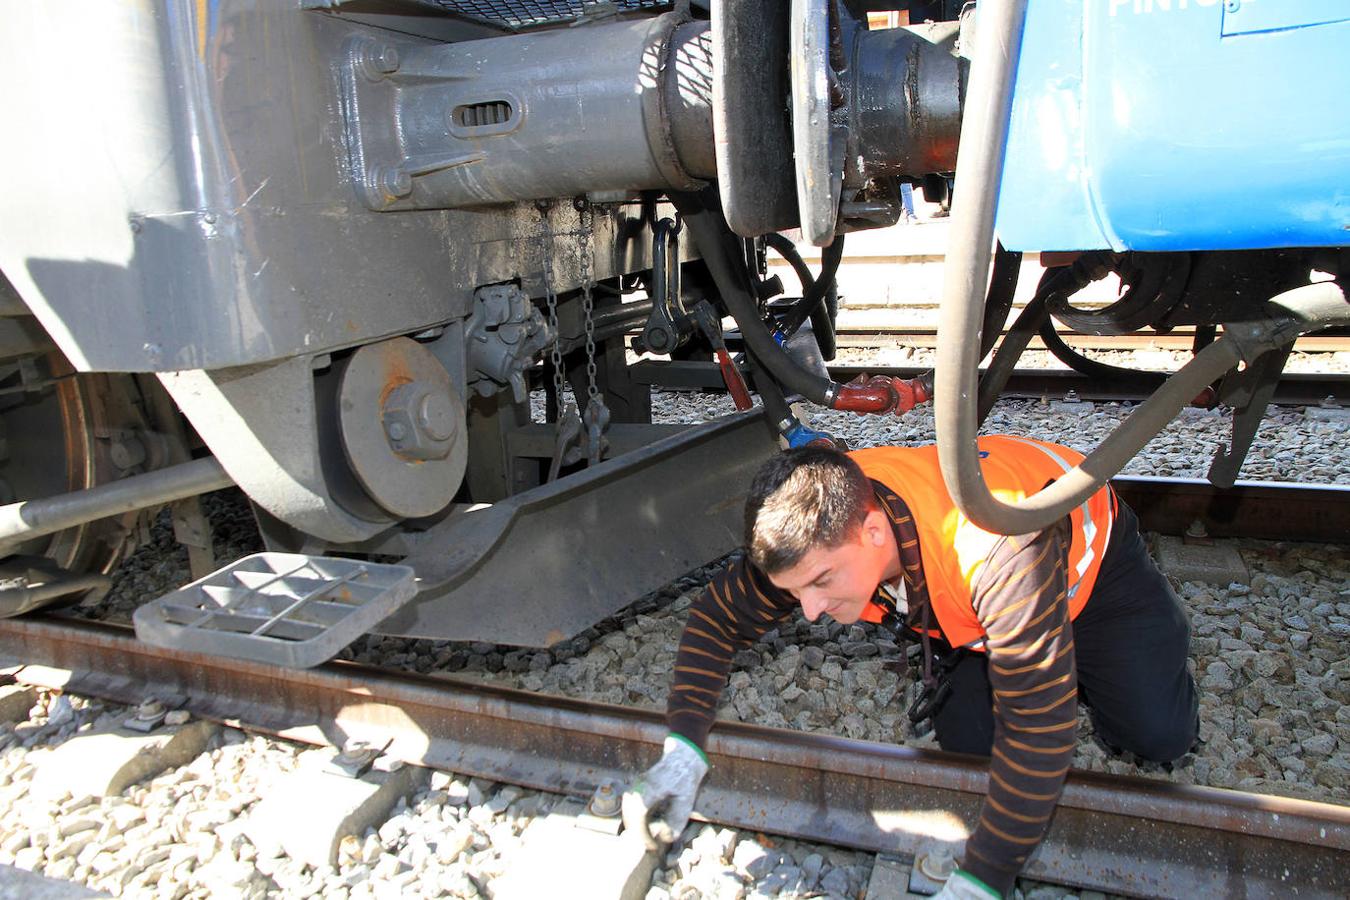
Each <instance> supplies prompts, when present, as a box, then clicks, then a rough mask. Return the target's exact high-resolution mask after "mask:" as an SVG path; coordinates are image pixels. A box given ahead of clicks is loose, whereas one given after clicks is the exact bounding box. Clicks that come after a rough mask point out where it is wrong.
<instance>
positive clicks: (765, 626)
mask: <svg viewBox="0 0 1350 900" xmlns="http://www.w3.org/2000/svg"><path fill="white" fill-rule="evenodd" d="M979 446H980V456H981V460H982V461H981V466H982V468H983V471H984V478H985V481H986V482H987V483H988V485H989V487H990V489H991V490H992V491H993V493H994V495H995V496H997V497H999V498H1000V499H1002V500H1004V501H1007V502H1016V501H1018V500H1020V499H1022V498H1023V497H1026V496H1028V495H1031V494H1034V493H1036V492H1037V491H1039V490H1040V489H1041V488H1043V487H1045V485H1046V484H1048V483H1049V482H1051V481H1053V480H1054V479H1056V478H1058V477H1060V476H1062V475H1063V474H1064V473H1065V472H1066V471H1068V470H1069V469H1070V468H1071V467H1072V466H1074V465H1077V464H1078V463H1079V462H1080V461H1081V460H1082V458H1083V457H1082V455H1081V454H1079V453H1077V452H1075V451H1073V450H1070V449H1068V448H1067V447H1060V446H1057V445H1054V444H1048V443H1043V442H1040V441H1034V440H1030V439H1025V438H1019V437H1008V436H991V437H985V438H981V439H980V442H979ZM745 541H746V553H745V555H744V556H743V557H742V558H739V559H737V560H736V561H734V562H733V563H732V564H731V565H730V566H729V567H728V568H727V569H725V570H724V571H722V572H721V573H719V574H718V575H717V577H715V578H714V579H713V581H712V583H711V584H710V585H709V586H708V588H707V590H706V591H704V592H703V594H702V595H700V597H699V598H698V599H697V600H696V601H695V602H694V604H693V606H692V607H691V609H690V614H689V622H688V624H687V625H686V627H685V630H684V635H683V637H682V638H681V640H680V648H679V655H678V657H677V659H676V664H675V673H674V678H673V682H672V685H671V690H670V700H669V705H668V709H667V721H668V723H669V725H670V735H669V736H668V737H667V738H666V741H665V746H664V750H665V752H664V755H663V756H662V757H661V760H660V761H659V762H658V763H657V764H656V765H655V766H653V767H652V768H651V769H650V770H649V771H648V772H647V773H646V774H645V775H644V776H643V777H642V778H641V780H639V782H638V783H637V784H636V785H635V786H634V788H633V789H632V790H630V791H629V792H628V793H627V794H625V796H624V804H623V806H624V819H625V822H626V823H627V826H628V827H629V828H636V829H641V832H642V834H643V835H644V836H645V837H647V838H648V839H650V840H651V841H652V843H653V846H655V841H657V840H660V841H664V842H666V843H669V842H672V841H673V840H674V839H675V838H676V837H678V835H679V834H680V832H681V831H683V830H684V827H685V825H686V824H688V821H689V814H690V812H691V811H692V809H693V804H694V797H695V795H696V794H697V793H698V789H699V785H700V783H701V782H702V780H703V776H704V775H705V774H706V773H707V771H708V763H707V759H706V757H705V756H704V753H703V750H702V749H701V748H702V747H703V745H704V742H705V740H706V738H707V735H708V730H709V728H710V727H711V726H712V724H713V718H714V713H715V710H716V708H717V702H718V698H719V697H720V696H721V693H722V690H723V688H724V687H725V685H726V681H727V674H728V670H729V669H730V667H731V658H732V656H733V655H734V654H735V653H736V652H737V651H738V650H740V649H743V648H745V647H747V646H749V645H750V644H751V643H753V642H754V641H755V640H757V639H758V638H760V637H761V636H762V635H764V634H765V633H766V632H768V631H769V630H770V629H772V628H774V627H775V626H776V625H777V624H778V623H779V622H780V621H781V620H783V619H784V618H785V617H786V616H788V615H789V614H791V613H792V612H793V611H794V610H795V609H796V608H797V607H798V606H800V607H801V610H802V613H803V614H804V615H805V616H806V618H807V619H808V620H810V621H813V622H814V621H815V620H816V619H817V618H819V617H820V616H821V615H829V616H830V617H831V618H833V619H834V620H835V621H836V622H839V623H843V624H848V623H853V622H857V621H859V620H862V621H866V622H876V623H881V624H883V625H887V626H889V627H891V628H892V629H893V630H895V631H896V632H897V633H901V632H903V633H905V634H910V635H913V634H914V633H917V635H918V636H919V638H918V639H919V640H921V641H922V645H923V653H922V663H923V666H922V669H923V685H922V689H921V691H920V695H919V697H918V699H917V700H916V702H915V704H914V706H913V707H911V709H910V718H911V719H912V720H914V721H922V720H923V719H925V718H929V717H931V718H932V720H933V727H934V730H935V731H936V733H937V741H938V744H939V745H941V747H942V748H943V749H944V750H949V751H955V752H960V753H974V754H979V755H983V756H990V757H992V758H991V760H990V771H989V793H988V795H987V797H986V798H985V802H984V806H983V809H982V811H981V814H980V821H979V825H978V826H977V827H976V829H975V832H974V833H973V834H972V835H971V836H970V838H969V840H968V841H967V842H966V847H965V855H964V859H963V860H962V862H961V868H960V870H959V871H958V872H957V873H956V874H955V875H954V876H953V877H952V878H951V879H949V880H948V882H947V885H946V887H945V888H944V889H943V891H942V893H941V894H940V895H939V896H940V897H957V898H966V897H970V898H976V897H979V898H983V897H1001V896H1003V895H1004V894H1006V893H1008V892H1009V891H1010V890H1011V888H1012V885H1013V880H1014V878H1015V876H1016V875H1017V873H1018V872H1019V871H1020V870H1021V868H1022V866H1023V864H1024V863H1025V862H1026V859H1027V856H1028V855H1029V854H1030V853H1031V852H1032V851H1033V850H1034V849H1035V848H1036V846H1037V845H1038V844H1039V843H1040V841H1041V839H1042V837H1043V836H1044V834H1045V830H1046V827H1047V825H1048V823H1049V820H1050V816H1051V814H1052V813H1053V812H1054V808H1055V804H1056V803H1057V802H1058V800H1059V796H1060V793H1061V791H1062V789H1063V785H1064V777H1065V775H1066V773H1067V772H1068V770H1069V764H1070V760H1071V759H1072V757H1073V753H1074V746H1075V737H1076V732H1077V710H1078V698H1079V697H1080V696H1081V697H1082V698H1083V700H1084V701H1085V703H1086V704H1087V705H1088V706H1089V707H1090V709H1091V712H1092V717H1093V721H1094V724H1095V726H1096V731H1097V735H1098V737H1099V738H1100V739H1101V740H1102V742H1103V743H1105V744H1107V745H1108V746H1109V747H1112V748H1118V749H1123V750H1128V751H1131V752H1133V753H1135V754H1137V755H1139V756H1141V757H1143V758H1145V759H1148V760H1154V761H1159V762H1165V761H1169V760H1173V759H1176V758H1177V757H1180V756H1181V755H1182V754H1184V753H1186V752H1187V750H1188V749H1190V747H1191V745H1192V743H1193V742H1194V740H1195V736H1196V731H1197V727H1198V717H1197V697H1196V693H1195V684H1194V682H1193V681H1192V679H1191V676H1190V673H1189V672H1188V671H1187V668H1186V658H1187V656H1188V654H1189V651H1190V626H1189V624H1188V623H1187V620H1186V616H1185V613H1184V612H1183V611H1182V608H1181V603H1180V601H1179V600H1178V599H1177V596H1176V594H1175V593H1174V592H1173V591H1172V589H1171V586H1170V585H1169V584H1168V583H1167V580H1166V579H1165V578H1164V577H1163V575H1162V573H1160V572H1159V571H1158V569H1157V567H1156V566H1154V564H1153V561H1152V560H1151V559H1150V558H1149V555H1148V553H1147V551H1146V550H1145V548H1144V544H1143V541H1142V540H1141V539H1140V537H1139V527H1138V520H1137V519H1136V518H1135V516H1134V513H1133V512H1131V510H1130V509H1129V508H1128V507H1126V506H1125V505H1124V504H1123V503H1121V502H1120V501H1119V500H1118V499H1117V498H1116V496H1115V494H1114V492H1113V491H1112V490H1111V489H1110V488H1109V487H1106V488H1103V489H1102V490H1101V491H1098V492H1097V493H1096V494H1095V495H1093V497H1092V498H1091V499H1090V500H1088V502H1087V503H1085V504H1083V505H1082V506H1081V507H1079V508H1078V509H1076V510H1074V512H1073V513H1072V514H1071V515H1069V516H1068V517H1066V518H1065V519H1063V520H1061V521H1060V522H1058V523H1056V524H1055V525H1053V526H1051V527H1050V528H1047V529H1045V530H1044V531H1041V532H1037V533H1033V534H1023V535H1016V536H1012V537H1005V536H1002V535H996V534H991V533H989V532H986V531H984V530H982V529H980V528H978V527H976V526H975V525H974V524H972V523H971V522H970V521H969V520H967V519H966V518H965V517H964V516H962V515H961V513H960V511H959V510H957V508H956V506H955V504H954V503H953V502H952V499H951V497H950V496H949V495H948V493H947V490H946V488H945V487H944V485H943V481H942V475H941V473H940V472H939V470H938V458H937V448H936V447H931V446H929V447H876V448H872V449H867V450H859V451H855V452H853V453H848V454H845V453H840V452H838V451H836V450H833V449H828V448H821V447H805V448H802V449H798V450H791V451H788V452H787V453H784V454H781V455H779V456H776V457H774V458H773V459H771V460H770V461H769V462H768V463H767V464H766V465H765V466H764V467H763V468H762V469H761V470H760V471H759V473H758V474H757V475H756V476H755V479H754V482H753V483H752V485H751V488H750V494H749V497H748V499H747V501H746V509H745ZM897 607H898V608H897Z"/></svg>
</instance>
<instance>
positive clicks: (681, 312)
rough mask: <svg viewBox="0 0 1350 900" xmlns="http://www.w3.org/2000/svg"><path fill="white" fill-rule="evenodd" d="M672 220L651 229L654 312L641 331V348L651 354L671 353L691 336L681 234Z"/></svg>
mask: <svg viewBox="0 0 1350 900" xmlns="http://www.w3.org/2000/svg"><path fill="white" fill-rule="evenodd" d="M682 229H683V226H682V225H681V224H680V223H679V222H676V221H675V220H673V219H662V220H661V221H659V222H657V223H656V225H654V226H653V227H652V312H651V315H650V316H648V317H647V324H646V326H645V327H643V329H642V345H643V346H644V347H645V348H646V349H647V350H648V351H650V352H652V353H670V352H671V351H673V350H675V349H676V348H677V347H679V346H680V345H681V344H683V343H684V342H685V341H686V340H687V339H688V337H689V333H690V331H691V328H690V324H689V314H688V313H686V312H685V309H684V302H683V301H682V300H681V299H680V237H679V235H680V231H681V230H682Z"/></svg>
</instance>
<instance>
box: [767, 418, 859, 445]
mask: <svg viewBox="0 0 1350 900" xmlns="http://www.w3.org/2000/svg"><path fill="white" fill-rule="evenodd" d="M778 430H779V433H780V434H781V435H782V436H783V440H785V441H787V445H788V448H789V449H792V450H795V449H796V448H798V447H809V446H824V447H834V448H835V449H837V450H843V451H847V450H848V445H847V444H845V443H844V442H843V441H841V440H839V439H837V438H834V437H832V436H831V435H830V434H829V433H828V432H825V431H817V430H816V429H814V428H810V427H808V426H807V425H804V424H802V422H801V421H799V420H798V419H797V418H795V417H793V418H790V419H785V420H784V421H783V422H782V423H781V424H780V425H779V429H778Z"/></svg>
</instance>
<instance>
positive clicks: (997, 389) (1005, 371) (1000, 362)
mask: <svg viewBox="0 0 1350 900" xmlns="http://www.w3.org/2000/svg"><path fill="white" fill-rule="evenodd" d="M1046 274H1047V276H1048V275H1049V274H1050V273H1048V272H1047V273H1046ZM1047 296H1048V294H1046V293H1044V292H1042V291H1037V292H1036V296H1034V297H1032V298H1031V302H1029V303H1028V304H1027V305H1026V306H1024V307H1023V308H1022V312H1021V313H1020V314H1019V315H1018V316H1017V319H1016V320H1015V321H1014V322H1013V326H1012V328H1009V329H1008V333H1007V334H1006V335H1004V336H1003V343H1001V344H999V345H998V352H997V353H995V354H994V358H993V359H992V360H991V361H990V362H989V368H987V369H985V372H984V377H982V378H981V379H980V387H979V391H978V393H977V397H978V406H979V413H978V417H977V421H978V422H979V424H981V425H983V424H984V420H985V419H987V418H989V413H990V411H991V410H992V409H993V408H994V404H995V403H997V402H998V398H999V396H1000V395H1002V393H1003V389H1004V388H1005V387H1007V385H1008V378H1009V377H1011V376H1012V373H1013V370H1014V369H1015V368H1017V361H1018V360H1019V359H1021V358H1022V354H1023V353H1025V352H1026V349H1027V345H1028V344H1030V343H1031V339H1032V338H1033V337H1034V336H1035V334H1036V332H1037V330H1038V329H1040V327H1041V325H1042V324H1044V323H1045V322H1046V321H1048V319H1049V317H1050V314H1049V313H1048V312H1046V309H1045V303H1046V299H1047Z"/></svg>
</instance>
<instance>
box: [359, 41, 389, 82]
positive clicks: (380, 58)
mask: <svg viewBox="0 0 1350 900" xmlns="http://www.w3.org/2000/svg"><path fill="white" fill-rule="evenodd" d="M358 60H359V65H360V66H361V74H362V75H364V76H366V78H368V79H370V80H371V81H379V80H380V79H381V78H383V77H384V76H386V75H392V74H394V73H395V72H397V71H398V66H399V57H398V48H397V47H394V46H392V45H390V44H378V43H375V42H373V41H372V42H370V43H368V44H366V45H365V46H363V47H362V48H361V53H360V56H359V58H358Z"/></svg>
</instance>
